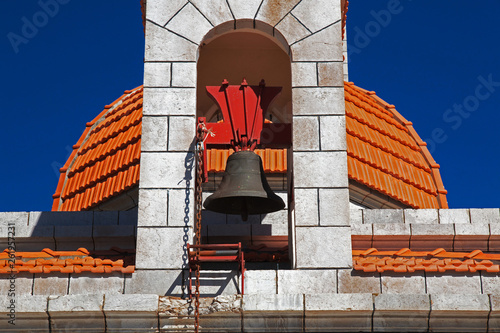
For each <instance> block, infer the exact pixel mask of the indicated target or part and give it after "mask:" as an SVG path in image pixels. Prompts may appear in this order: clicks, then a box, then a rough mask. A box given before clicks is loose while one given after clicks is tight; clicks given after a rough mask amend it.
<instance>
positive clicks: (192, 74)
mask: <svg viewBox="0 0 500 333" xmlns="http://www.w3.org/2000/svg"><path fill="white" fill-rule="evenodd" d="M172 86H173V87H186V88H195V87H196V63H195V62H174V63H173V64H172Z"/></svg>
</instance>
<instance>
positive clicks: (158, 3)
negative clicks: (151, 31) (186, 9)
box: [146, 0, 187, 26]
mask: <svg viewBox="0 0 500 333" xmlns="http://www.w3.org/2000/svg"><path fill="white" fill-rule="evenodd" d="M186 3H187V0H149V1H148V8H147V11H146V18H147V19H148V20H151V21H153V22H155V23H157V24H158V25H161V26H164V25H165V24H166V23H167V22H168V21H169V20H170V19H171V18H172V17H173V16H174V15H175V13H177V12H178V11H179V10H180V9H181V8H182V7H183V6H184V5H185V4H186Z"/></svg>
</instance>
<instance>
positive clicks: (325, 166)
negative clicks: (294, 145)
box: [294, 152, 348, 188]
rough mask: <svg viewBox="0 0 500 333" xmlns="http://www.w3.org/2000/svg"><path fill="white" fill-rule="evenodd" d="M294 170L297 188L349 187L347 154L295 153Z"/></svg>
mask: <svg viewBox="0 0 500 333" xmlns="http://www.w3.org/2000/svg"><path fill="white" fill-rule="evenodd" d="M311 165H314V170H312V169H311ZM294 168H295V187H296V188H301V187H318V188H320V187H344V188H346V187H347V186H348V178H347V154H346V153H345V152H321V153H316V152H314V153H313V152H297V153H294Z"/></svg>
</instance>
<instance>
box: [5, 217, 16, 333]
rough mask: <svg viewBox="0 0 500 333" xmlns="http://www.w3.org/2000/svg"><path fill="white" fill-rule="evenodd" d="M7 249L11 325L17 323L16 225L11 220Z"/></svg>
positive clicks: (8, 312)
mask: <svg viewBox="0 0 500 333" xmlns="http://www.w3.org/2000/svg"><path fill="white" fill-rule="evenodd" d="M7 250H8V253H9V259H8V260H7V264H8V266H9V274H10V275H9V289H8V290H7V298H8V300H9V302H8V305H7V318H8V319H7V322H8V323H9V325H16V274H17V273H16V272H15V271H14V269H15V267H16V226H15V224H14V223H12V222H9V223H8V225H7Z"/></svg>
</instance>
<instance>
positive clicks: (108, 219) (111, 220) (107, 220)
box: [94, 118, 144, 226]
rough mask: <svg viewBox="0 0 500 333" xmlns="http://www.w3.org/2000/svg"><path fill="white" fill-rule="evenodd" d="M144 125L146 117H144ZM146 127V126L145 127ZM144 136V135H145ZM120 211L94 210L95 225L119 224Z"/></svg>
mask: <svg viewBox="0 0 500 333" xmlns="http://www.w3.org/2000/svg"><path fill="white" fill-rule="evenodd" d="M142 121H143V123H142V126H144V118H143V119H142ZM143 128H144V127H143ZM143 138H144V136H143ZM117 224H118V212H117V211H102V212H99V211H94V226H96V225H117Z"/></svg>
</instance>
